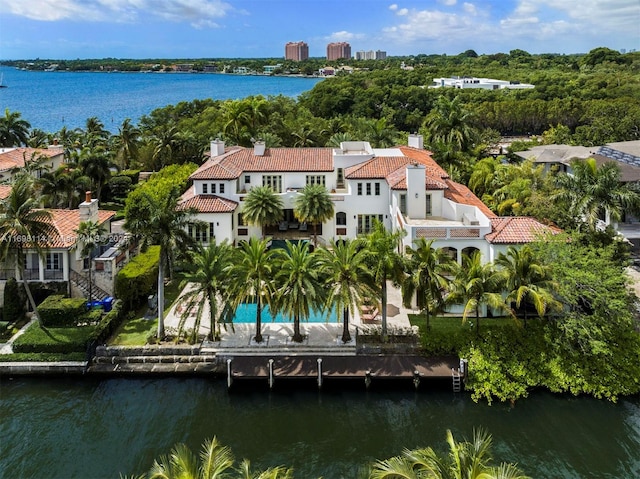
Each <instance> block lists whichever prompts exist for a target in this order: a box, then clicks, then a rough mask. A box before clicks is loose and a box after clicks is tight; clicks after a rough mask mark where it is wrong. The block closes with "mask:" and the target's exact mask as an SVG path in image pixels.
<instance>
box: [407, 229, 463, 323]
mask: <svg viewBox="0 0 640 479" xmlns="http://www.w3.org/2000/svg"><path fill="white" fill-rule="evenodd" d="M433 242H434V240H428V241H427V240H426V239H424V238H419V239H417V240H416V241H415V249H411V248H409V247H407V256H408V262H407V272H408V273H409V274H408V275H407V277H406V278H405V280H404V281H403V282H402V299H403V302H404V304H405V305H407V306H408V305H410V304H411V301H412V299H413V297H414V296H415V298H416V303H417V306H418V308H419V309H420V310H421V311H424V312H425V314H426V316H427V329H429V328H430V327H431V326H430V324H429V319H430V316H431V314H432V313H435V312H436V311H438V310H439V309H440V308H441V307H442V306H443V305H444V291H445V288H446V287H447V286H448V285H449V283H450V279H449V278H450V276H451V275H452V274H454V272H455V266H456V264H455V261H454V260H453V259H452V258H451V256H449V255H448V254H447V253H446V252H445V251H444V250H443V249H442V248H434V247H433Z"/></svg>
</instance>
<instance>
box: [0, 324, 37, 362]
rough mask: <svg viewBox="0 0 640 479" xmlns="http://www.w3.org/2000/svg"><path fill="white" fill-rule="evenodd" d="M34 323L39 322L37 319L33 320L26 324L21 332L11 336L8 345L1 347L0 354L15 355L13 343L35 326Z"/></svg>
mask: <svg viewBox="0 0 640 479" xmlns="http://www.w3.org/2000/svg"><path fill="white" fill-rule="evenodd" d="M34 321H37V319H36V318H33V319H31V321H29V322H28V323H27V324H25V325H24V326H23V327H22V329H20V331H18V332H17V333H16V334H14V335H13V336H11V339H9V341H7V342H6V343H4V344H2V345H0V354H11V353H13V342H14V341H15V340H16V339H18V338H19V337H20V336H22V334H23V333H24V332H25V331H26V330H27V329H28V328H29V326H31V324H33V322H34Z"/></svg>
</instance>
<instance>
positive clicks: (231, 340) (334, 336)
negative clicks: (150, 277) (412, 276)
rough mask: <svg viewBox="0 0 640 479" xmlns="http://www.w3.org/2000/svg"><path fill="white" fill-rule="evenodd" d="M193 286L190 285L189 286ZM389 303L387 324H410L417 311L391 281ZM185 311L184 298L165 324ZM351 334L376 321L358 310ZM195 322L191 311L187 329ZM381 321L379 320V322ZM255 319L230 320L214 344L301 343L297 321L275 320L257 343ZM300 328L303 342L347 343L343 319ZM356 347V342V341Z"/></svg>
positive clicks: (204, 327)
mask: <svg viewBox="0 0 640 479" xmlns="http://www.w3.org/2000/svg"><path fill="white" fill-rule="evenodd" d="M187 288H189V286H188V285H187V286H186V287H185V290H186V289H187ZM387 302H388V306H387V310H388V312H389V314H387V324H388V327H389V329H394V328H409V327H411V325H410V323H409V318H408V314H410V313H414V311H412V310H410V309H406V308H404V307H403V306H402V296H401V293H400V290H398V289H396V288H394V287H392V286H391V285H389V288H388V301H387ZM183 313H184V305H182V304H181V303H180V301H176V303H175V304H174V306H173V308H171V310H170V311H169V313H168V314H167V316H166V317H165V328H175V329H177V327H178V324H179V322H180V316H181V315H182V314H183ZM349 321H350V325H349V329H350V333H351V337H352V338H353V339H355V335H356V328H360V329H362V328H367V327H371V326H373V325H370V324H363V323H362V321H361V320H360V314H359V313H356V315H355V317H350V318H349ZM194 324H195V312H193V313H192V314H189V317H188V319H187V320H186V322H185V325H184V327H185V328H186V329H189V328H193V327H194ZM376 324H377V325H379V324H380V322H379V321H377V322H376ZM255 328H256V325H255V322H252V323H242V324H233V325H231V324H229V325H227V329H226V330H225V329H224V327H223V329H222V339H221V341H219V342H216V343H214V344H212V345H211V346H212V347H215V348H248V347H251V348H255V347H259V348H262V347H265V348H266V347H268V348H274V347H275V348H287V347H291V346H293V347H295V346H298V344H296V343H293V342H292V341H291V337H292V336H293V323H272V322H268V321H265V322H263V323H262V335H263V337H264V341H263V342H262V343H260V344H256V343H255V342H254V341H253V339H252V338H253V337H254V336H255ZM300 330H301V332H302V334H303V335H304V336H305V340H304V342H303V343H302V346H309V347H327V346H345V345H344V344H343V343H342V340H341V337H342V323H307V322H304V321H302V322H301V324H300ZM199 332H200V334H202V335H207V334H208V333H209V312H208V308H207V310H206V311H204V314H203V316H202V320H201V324H200V329H199ZM353 346H354V347H355V342H353Z"/></svg>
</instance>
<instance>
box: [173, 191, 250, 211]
mask: <svg viewBox="0 0 640 479" xmlns="http://www.w3.org/2000/svg"><path fill="white" fill-rule="evenodd" d="M192 190H193V188H190V189H189V191H187V192H186V193H184V194H183V195H182V198H181V199H180V205H179V208H182V209H187V208H194V209H196V210H198V212H200V213H231V212H232V211H235V209H236V208H237V207H238V203H236V202H235V201H232V200H228V199H226V198H220V197H219V196H216V195H193V194H192V193H191V192H192Z"/></svg>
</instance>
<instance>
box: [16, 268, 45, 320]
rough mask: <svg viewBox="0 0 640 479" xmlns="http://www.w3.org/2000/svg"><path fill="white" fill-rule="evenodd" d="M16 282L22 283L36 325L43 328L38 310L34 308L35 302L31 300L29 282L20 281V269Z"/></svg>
mask: <svg viewBox="0 0 640 479" xmlns="http://www.w3.org/2000/svg"><path fill="white" fill-rule="evenodd" d="M20 268H21V267H19V269H20ZM18 280H19V281H22V284H24V290H25V292H26V293H27V298H28V300H29V305H30V306H31V309H32V310H33V315H34V316H35V317H36V319H37V320H38V325H39V326H40V327H41V328H42V327H43V324H42V319H41V318H40V314H38V309H37V307H36V302H35V300H34V299H33V294H31V288H30V287H29V282H28V281H27V280H26V279H22V270H21V269H20V271H19V272H18Z"/></svg>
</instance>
